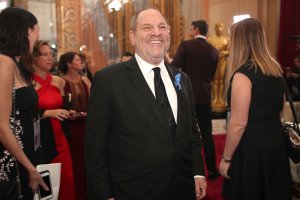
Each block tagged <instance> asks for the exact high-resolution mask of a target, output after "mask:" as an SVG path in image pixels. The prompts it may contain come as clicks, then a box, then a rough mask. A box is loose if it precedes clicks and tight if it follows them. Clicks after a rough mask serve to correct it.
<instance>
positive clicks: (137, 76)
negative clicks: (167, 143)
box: [126, 58, 171, 136]
mask: <svg viewBox="0 0 300 200" xmlns="http://www.w3.org/2000/svg"><path fill="white" fill-rule="evenodd" d="M126 67H127V68H128V72H129V73H128V74H129V77H130V79H131V81H132V83H133V85H134V87H135V88H136V89H137V91H138V92H139V94H140V95H141V96H142V97H143V99H144V102H146V103H145V104H147V105H148V106H149V108H150V109H149V110H150V111H149V112H153V113H154V115H155V117H156V118H157V120H158V122H159V124H160V125H161V126H162V127H163V128H164V129H165V131H164V132H166V133H169V135H170V136H171V133H170V131H169V129H168V127H167V125H166V124H164V123H163V122H164V120H163V118H162V115H161V111H160V110H159V108H158V106H157V104H156V100H155V97H154V95H153V93H152V91H151V89H150V88H149V86H148V83H147V82H146V80H145V78H144V76H143V74H142V72H141V70H140V68H139V66H138V63H137V62H136V59H135V58H133V59H131V61H129V62H128V64H127V66H126ZM149 114H150V113H149Z"/></svg>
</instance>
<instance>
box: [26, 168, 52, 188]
mask: <svg viewBox="0 0 300 200" xmlns="http://www.w3.org/2000/svg"><path fill="white" fill-rule="evenodd" d="M38 185H41V186H42V188H43V189H44V190H46V191H48V190H49V188H48V187H47V185H46V184H45V183H44V181H43V179H42V176H41V175H40V173H39V172H38V171H37V170H36V169H34V170H32V171H30V172H29V187H30V188H31V189H32V192H33V193H36V192H37V190H38Z"/></svg>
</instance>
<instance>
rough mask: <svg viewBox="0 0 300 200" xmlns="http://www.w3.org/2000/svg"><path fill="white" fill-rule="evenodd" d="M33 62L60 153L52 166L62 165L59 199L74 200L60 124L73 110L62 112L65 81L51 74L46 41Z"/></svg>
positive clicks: (38, 45) (39, 44) (35, 51)
mask: <svg viewBox="0 0 300 200" xmlns="http://www.w3.org/2000/svg"><path fill="white" fill-rule="evenodd" d="M32 62H33V64H34V65H35V67H34V69H35V71H34V76H33V79H34V85H35V89H36V91H37V93H38V96H39V108H40V109H42V110H45V111H44V113H43V118H46V119H47V118H49V119H50V123H51V128H52V130H53V134H54V139H55V147H56V151H57V153H58V154H57V155H56V156H55V157H54V158H53V159H52V160H51V163H61V182H60V190H59V200H75V199H76V197H75V186H74V177H73V166H72V159H71V154H70V149H69V145H68V142H67V139H66V136H65V132H64V131H63V127H62V123H61V122H62V121H64V120H65V119H68V118H69V116H70V114H71V112H70V111H68V110H66V109H62V108H63V96H64V89H63V88H64V85H65V81H64V80H63V79H62V78H60V77H58V76H53V75H51V74H50V73H49V71H50V69H51V66H52V53H51V49H50V46H49V44H48V43H47V42H46V41H38V42H37V43H36V44H35V47H34V49H33V61H32ZM44 131H46V130H43V129H42V130H41V133H42V134H43V132H44ZM42 141H43V140H42ZM47 143H48V141H47ZM42 145H43V144H42ZM45 145H46V144H45Z"/></svg>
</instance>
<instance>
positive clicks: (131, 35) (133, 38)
mask: <svg viewBox="0 0 300 200" xmlns="http://www.w3.org/2000/svg"><path fill="white" fill-rule="evenodd" d="M129 39H130V43H131V45H132V46H133V47H134V40H135V36H134V32H133V31H129Z"/></svg>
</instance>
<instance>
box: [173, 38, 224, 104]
mask: <svg viewBox="0 0 300 200" xmlns="http://www.w3.org/2000/svg"><path fill="white" fill-rule="evenodd" d="M218 58H219V54H218V51H217V50H216V49H215V48H214V47H213V46H212V45H210V44H209V43H208V42H207V41H206V40H205V39H203V38H195V39H192V40H187V41H183V42H181V44H180V45H179V47H178V49H177V52H176V54H175V56H174V58H173V61H172V63H171V65H172V66H175V67H177V68H181V70H182V71H183V72H185V73H186V74H187V75H188V76H189V77H190V79H191V82H192V87H193V92H194V97H195V103H199V104H201V105H210V104H211V82H212V80H213V77H214V74H215V72H216V69H217V66H218Z"/></svg>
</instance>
